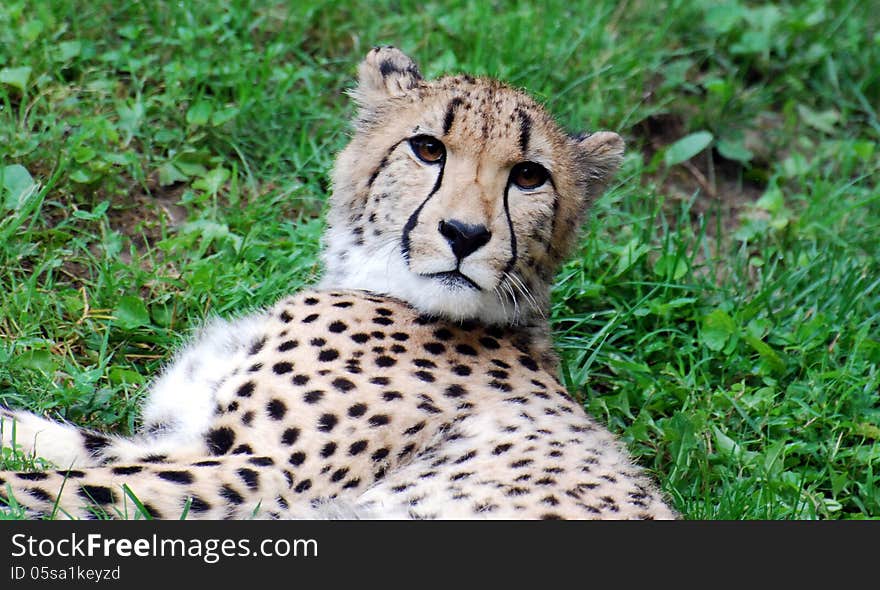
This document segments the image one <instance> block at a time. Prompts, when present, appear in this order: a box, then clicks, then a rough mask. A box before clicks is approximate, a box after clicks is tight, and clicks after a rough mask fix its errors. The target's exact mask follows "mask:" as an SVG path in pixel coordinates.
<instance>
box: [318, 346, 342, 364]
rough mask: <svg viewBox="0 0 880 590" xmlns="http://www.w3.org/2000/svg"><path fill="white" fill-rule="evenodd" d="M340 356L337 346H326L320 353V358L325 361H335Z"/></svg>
mask: <svg viewBox="0 0 880 590" xmlns="http://www.w3.org/2000/svg"><path fill="white" fill-rule="evenodd" d="M338 358H339V351H338V350H336V349H335V348H325V349H324V350H322V351H321V352H320V353H319V354H318V360H319V361H321V362H324V363H327V362H330V361H335V360H336V359H338Z"/></svg>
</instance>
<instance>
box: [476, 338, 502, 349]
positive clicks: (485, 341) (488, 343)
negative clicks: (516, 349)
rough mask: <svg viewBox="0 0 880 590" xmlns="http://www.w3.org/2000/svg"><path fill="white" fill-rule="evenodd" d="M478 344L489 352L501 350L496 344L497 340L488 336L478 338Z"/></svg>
mask: <svg viewBox="0 0 880 590" xmlns="http://www.w3.org/2000/svg"><path fill="white" fill-rule="evenodd" d="M480 344H482V345H483V347H484V348H488V349H489V350H497V349H499V348H501V345H500V344H498V341H497V340H495V339H494V338H490V337H488V336H483V337H482V338H480Z"/></svg>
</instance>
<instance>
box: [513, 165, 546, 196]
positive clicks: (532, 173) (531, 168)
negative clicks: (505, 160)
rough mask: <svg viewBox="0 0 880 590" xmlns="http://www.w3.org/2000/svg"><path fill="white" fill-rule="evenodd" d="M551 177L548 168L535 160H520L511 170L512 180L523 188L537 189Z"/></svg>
mask: <svg viewBox="0 0 880 590" xmlns="http://www.w3.org/2000/svg"><path fill="white" fill-rule="evenodd" d="M548 178H550V173H549V172H547V169H546V168H544V167H543V166H541V165H540V164H536V163H535V162H520V163H519V164H517V165H516V166H514V167H513V169H512V170H511V171H510V180H511V181H512V182H513V184H515V185H516V186H518V187H519V188H521V189H523V190H532V189H536V188H538V187H539V186H541V185H542V184H544V183H545V182H547V179H548Z"/></svg>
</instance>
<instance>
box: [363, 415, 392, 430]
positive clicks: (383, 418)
mask: <svg viewBox="0 0 880 590" xmlns="http://www.w3.org/2000/svg"><path fill="white" fill-rule="evenodd" d="M368 422H369V423H370V426H373V427H374V428H378V427H379V426H385V425H386V424H388V423H389V422H391V418H389V417H388V416H387V415H385V414H376V415H375V416H370V418H369V420H368Z"/></svg>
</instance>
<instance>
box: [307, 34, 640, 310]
mask: <svg viewBox="0 0 880 590" xmlns="http://www.w3.org/2000/svg"><path fill="white" fill-rule="evenodd" d="M358 74H359V76H358V78H359V80H358V86H357V88H355V89H354V90H353V93H352V94H353V96H354V99H355V101H356V103H357V106H358V112H357V116H356V119H355V132H354V136H353V137H352V140H351V142H350V143H349V144H348V146H347V147H346V148H345V149H344V150H343V151H342V152H341V153H340V155H339V157H338V159H337V162H336V167H335V169H334V175H333V186H334V191H333V196H332V197H331V200H330V210H329V212H328V229H327V232H326V234H325V238H324V240H325V247H324V253H323V257H324V265H325V278H324V281H323V284H324V286H326V287H334V288H349V289H362V290H367V291H372V292H376V293H382V294H387V295H391V296H394V297H397V298H399V299H402V300H404V301H407V302H409V303H410V304H411V305H413V306H414V307H415V308H417V309H419V310H420V311H422V312H425V313H429V314H433V315H438V316H442V317H445V318H449V319H453V320H464V319H479V320H482V321H483V322H486V323H493V324H522V323H528V322H531V321H533V320H535V319H536V318H539V317H544V316H545V315H546V312H547V306H548V302H549V291H550V285H551V283H552V280H553V277H554V274H555V272H556V270H557V269H558V267H559V264H560V262H561V261H562V258H563V257H564V256H565V255H566V254H567V253H568V251H569V249H570V246H571V245H572V243H573V241H574V239H575V237H576V235H577V231H578V229H579V227H580V223H581V220H582V217H583V213H584V212H585V210H586V209H587V207H588V205H589V204H590V202H591V201H592V200H593V199H595V198H596V197H597V196H598V195H599V194H600V193H601V192H602V190H603V189H604V187H605V185H606V184H607V182H608V180H609V178H610V177H611V175H612V174H613V173H614V171H615V170H616V169H617V167H618V165H619V164H620V161H621V159H622V156H623V141H622V140H621V138H620V137H619V136H618V135H617V134H616V133H611V132H607V131H604V132H598V133H592V134H582V135H578V136H572V135H569V134H567V133H565V132H564V131H563V130H562V129H560V127H559V126H558V125H557V124H556V123H555V122H554V121H553V119H552V118H551V117H550V116H549V115H548V114H547V113H546V112H545V110H544V109H543V108H542V107H541V105H539V104H538V103H536V102H535V101H534V100H532V99H531V98H529V97H528V96H527V95H525V94H523V93H522V92H520V91H518V90H516V89H513V88H511V87H509V86H506V85H504V84H502V83H500V82H497V81H495V80H491V79H475V78H473V77H470V76H455V77H443V78H439V79H436V80H431V81H428V80H425V79H423V78H422V76H421V74H420V73H419V69H418V67H417V66H416V64H415V63H414V62H413V61H412V60H411V59H410V58H409V57H407V56H406V55H404V54H403V53H401V52H400V51H399V50H397V49H395V48H393V47H381V48H380V47H377V48H375V49H373V50H372V51H371V52H370V53H369V54H368V55H367V57H366V59H365V60H364V61H363V62H362V63H361V65H360V68H359V72H358Z"/></svg>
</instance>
